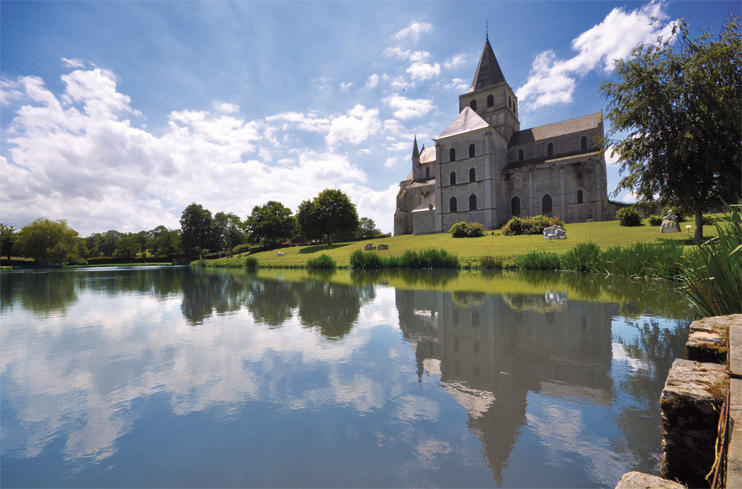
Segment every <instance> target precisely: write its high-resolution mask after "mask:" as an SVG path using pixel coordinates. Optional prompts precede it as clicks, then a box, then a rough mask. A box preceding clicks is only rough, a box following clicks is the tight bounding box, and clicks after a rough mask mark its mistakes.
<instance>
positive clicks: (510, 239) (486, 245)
mask: <svg viewBox="0 0 742 489" xmlns="http://www.w3.org/2000/svg"><path fill="white" fill-rule="evenodd" d="M685 225H686V224H682V225H681V228H682V229H683V230H684V231H685V228H684V227H682V226H685ZM565 228H566V231H567V239H565V240H552V241H547V240H545V239H544V238H543V236H542V235H526V236H503V235H502V234H500V233H499V232H498V231H490V232H488V233H487V235H486V236H483V237H480V238H453V237H452V236H451V234H447V233H444V234H430V235H424V236H412V235H404V236H395V237H389V238H383V239H379V240H372V241H366V242H355V243H337V244H332V245H313V246H301V247H291V248H282V249H281V252H282V253H284V256H277V251H276V250H274V251H265V252H261V253H256V254H253V255H251V257H252V258H256V259H257V260H258V262H259V264H260V266H261V267H279V268H303V267H305V266H306V264H307V261H309V260H312V259H317V258H319V257H320V256H321V255H327V256H328V257H329V258H332V260H334V261H335V263H337V266H339V267H349V266H350V265H351V261H350V257H351V255H352V254H353V253H354V252H357V251H359V250H360V251H363V247H364V246H365V245H366V244H367V243H369V242H371V243H373V244H375V245H376V246H378V245H380V244H386V245H388V246H389V249H387V250H376V251H373V252H372V253H374V254H375V255H376V256H378V257H379V258H380V259H381V261H394V260H395V259H396V257H401V256H402V255H404V254H405V253H406V252H416V253H421V252H423V251H425V250H430V249H436V250H445V251H446V252H448V253H450V254H452V255H456V256H457V257H458V260H459V266H460V267H462V268H470V267H471V268H479V267H482V263H483V261H484V262H485V263H487V262H488V261H489V263H494V265H495V266H494V267H495V268H500V267H505V268H530V267H528V266H524V265H525V263H524V261H523V260H524V258H523V257H524V255H529V259H530V260H531V261H532V262H535V260H534V256H533V254H534V253H536V254H541V256H542V257H543V256H545V255H543V254H545V253H548V254H549V256H551V255H552V254H556V255H558V256H562V255H565V254H567V252H569V251H570V250H571V249H572V248H574V247H575V246H576V245H577V244H580V243H586V242H592V243H594V244H595V245H597V246H598V247H599V248H600V249H601V250H602V251H604V252H605V251H607V250H609V249H612V252H615V250H616V249H617V248H628V247H631V246H632V245H635V244H637V243H641V244H644V245H648V247H647V249H645V250H642V251H647V250H649V251H651V249H653V248H656V247H655V246H651V245H660V247H659V250H660V251H662V250H665V249H669V248H667V247H668V246H671V245H675V246H673V248H677V249H679V250H680V251H681V252H682V251H684V250H687V249H689V248H690V247H692V246H695V245H694V244H693V241H692V239H691V235H690V234H689V233H688V232H681V233H676V234H661V233H660V232H659V228H658V227H656V226H649V225H648V224H647V222H646V221H645V223H644V225H643V226H639V227H623V226H620V225H619V224H618V221H605V222H592V223H572V224H567V225H566V226H565ZM704 230H705V231H706V235H707V236H709V237H711V236H715V235H716V230H715V229H714V228H713V226H706V227H705V228H704ZM691 231H692V229H691ZM663 245H664V246H663ZM635 251H636V250H635ZM649 251H647V252H649ZM246 256H247V255H238V256H235V257H233V258H221V259H216V260H205V261H204V262H203V264H204V265H207V266H217V267H244V266H245V259H246ZM637 256H639V255H637ZM488 257H489V258H488ZM621 258H622V260H623V262H624V263H626V260H628V259H630V258H631V257H627V256H623V257H621ZM491 259H494V260H493V261H490V260H491ZM613 261H614V262H615V263H617V264H618V263H621V261H616V260H613ZM489 268H492V267H491V266H490V267H489ZM537 268H538V267H537ZM541 268H542V269H544V268H545V269H553V268H554V267H553V266H550V267H541ZM556 268H560V267H556ZM568 268H572V267H568ZM626 270H627V271H628V272H629V273H627V274H629V275H631V274H632V273H631V271H630V270H629V269H628V268H627V269H626ZM615 273H620V272H618V271H616V272H615ZM637 274H638V273H637Z"/></svg>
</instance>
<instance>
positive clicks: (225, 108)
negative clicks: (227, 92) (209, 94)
mask: <svg viewBox="0 0 742 489" xmlns="http://www.w3.org/2000/svg"><path fill="white" fill-rule="evenodd" d="M216 110H218V111H219V112H221V113H222V114H236V113H238V112H239V111H240V106H239V105H237V104H229V103H226V102H224V103H221V104H216Z"/></svg>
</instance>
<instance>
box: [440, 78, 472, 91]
mask: <svg viewBox="0 0 742 489" xmlns="http://www.w3.org/2000/svg"><path fill="white" fill-rule="evenodd" d="M443 88H445V89H446V90H466V89H467V88H469V83H467V81H466V80H464V79H463V78H454V79H453V80H451V83H446V84H445V85H443Z"/></svg>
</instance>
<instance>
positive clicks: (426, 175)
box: [425, 167, 430, 178]
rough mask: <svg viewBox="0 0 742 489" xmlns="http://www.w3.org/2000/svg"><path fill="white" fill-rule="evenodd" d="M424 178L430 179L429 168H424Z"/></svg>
mask: <svg viewBox="0 0 742 489" xmlns="http://www.w3.org/2000/svg"><path fill="white" fill-rule="evenodd" d="M425 178H430V167H427V168H425Z"/></svg>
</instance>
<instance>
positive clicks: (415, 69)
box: [407, 62, 441, 81]
mask: <svg viewBox="0 0 742 489" xmlns="http://www.w3.org/2000/svg"><path fill="white" fill-rule="evenodd" d="M407 73H409V74H410V78H412V80H419V81H425V80H428V79H430V78H433V77H436V76H438V75H440V74H441V65H439V64H438V63H436V64H434V65H431V64H428V63H419V62H418V63H412V65H410V67H409V68H407Z"/></svg>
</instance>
